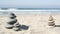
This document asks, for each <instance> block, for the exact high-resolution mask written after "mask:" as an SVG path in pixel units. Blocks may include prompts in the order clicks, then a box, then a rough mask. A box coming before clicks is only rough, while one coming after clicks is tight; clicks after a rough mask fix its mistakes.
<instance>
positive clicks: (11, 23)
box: [8, 20, 17, 25]
mask: <svg viewBox="0 0 60 34" xmlns="http://www.w3.org/2000/svg"><path fill="white" fill-rule="evenodd" d="M16 22H17V20H14V21H10V22H8V24H10V25H13V24H14V23H16Z"/></svg>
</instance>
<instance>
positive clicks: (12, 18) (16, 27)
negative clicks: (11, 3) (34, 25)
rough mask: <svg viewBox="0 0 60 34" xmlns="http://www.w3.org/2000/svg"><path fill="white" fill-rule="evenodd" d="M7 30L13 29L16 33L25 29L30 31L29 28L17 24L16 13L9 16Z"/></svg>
mask: <svg viewBox="0 0 60 34" xmlns="http://www.w3.org/2000/svg"><path fill="white" fill-rule="evenodd" d="M6 28H7V29H13V30H14V31H19V30H21V29H25V30H26V29H28V26H25V25H24V26H23V25H20V24H19V23H18V22H17V19H16V15H15V14H14V13H10V14H9V19H8V21H7V23H6Z"/></svg>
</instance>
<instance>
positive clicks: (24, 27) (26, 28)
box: [21, 25, 29, 30]
mask: <svg viewBox="0 0 60 34" xmlns="http://www.w3.org/2000/svg"><path fill="white" fill-rule="evenodd" d="M21 29H23V30H28V29H29V26H26V25H22V26H21Z"/></svg>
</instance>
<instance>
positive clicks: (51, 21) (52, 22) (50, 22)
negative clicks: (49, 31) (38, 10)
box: [48, 16, 55, 26]
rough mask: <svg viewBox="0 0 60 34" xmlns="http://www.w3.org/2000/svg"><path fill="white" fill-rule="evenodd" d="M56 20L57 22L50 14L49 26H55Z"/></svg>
mask: <svg viewBox="0 0 60 34" xmlns="http://www.w3.org/2000/svg"><path fill="white" fill-rule="evenodd" d="M54 22H55V21H54V19H53V17H52V16H50V17H49V21H48V25H49V26H55V23H54Z"/></svg>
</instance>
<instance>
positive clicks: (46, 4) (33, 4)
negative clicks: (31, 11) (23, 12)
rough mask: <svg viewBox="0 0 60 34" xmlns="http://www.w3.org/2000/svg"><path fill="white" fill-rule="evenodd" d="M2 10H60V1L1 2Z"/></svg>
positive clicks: (17, 0)
mask: <svg viewBox="0 0 60 34" xmlns="http://www.w3.org/2000/svg"><path fill="white" fill-rule="evenodd" d="M0 8H60V0H0Z"/></svg>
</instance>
